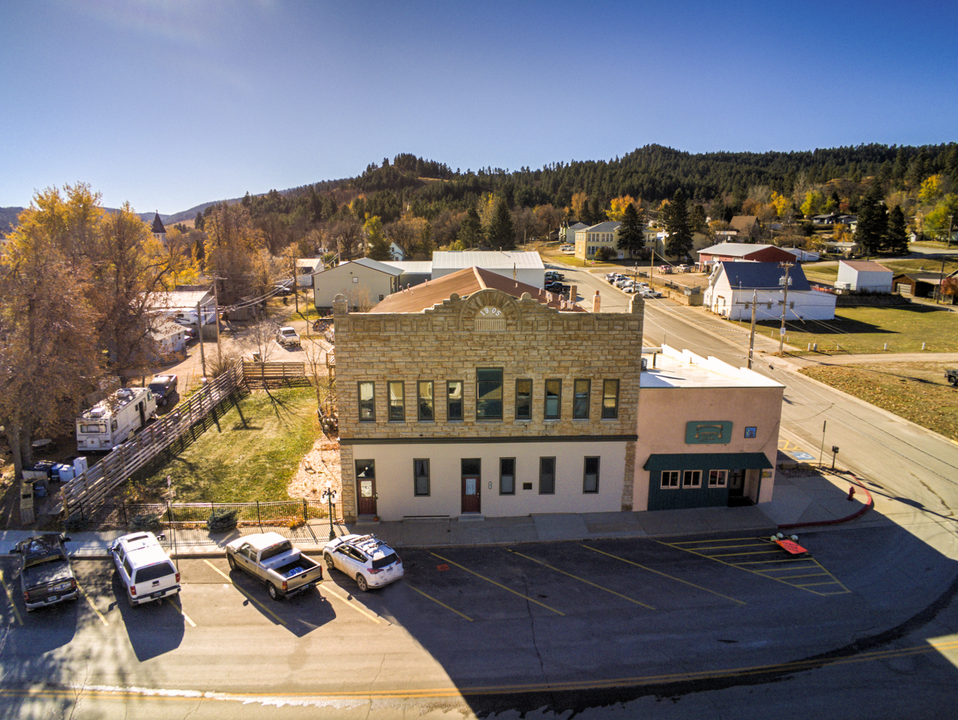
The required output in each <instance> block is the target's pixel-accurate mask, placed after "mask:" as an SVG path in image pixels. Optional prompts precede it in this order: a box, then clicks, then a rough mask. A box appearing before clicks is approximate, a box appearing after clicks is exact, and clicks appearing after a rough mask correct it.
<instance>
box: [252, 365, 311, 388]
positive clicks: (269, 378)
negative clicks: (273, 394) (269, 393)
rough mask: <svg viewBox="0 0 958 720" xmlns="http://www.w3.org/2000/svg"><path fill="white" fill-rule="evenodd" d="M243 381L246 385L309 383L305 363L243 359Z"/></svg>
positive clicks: (271, 385) (266, 385)
mask: <svg viewBox="0 0 958 720" xmlns="http://www.w3.org/2000/svg"><path fill="white" fill-rule="evenodd" d="M243 382H245V383H246V385H247V387H254V386H255V387H277V386H287V385H309V378H308V377H306V363H294V362H251V361H249V360H244V361H243Z"/></svg>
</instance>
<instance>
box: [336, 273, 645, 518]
mask: <svg viewBox="0 0 958 720" xmlns="http://www.w3.org/2000/svg"><path fill="white" fill-rule="evenodd" d="M643 305H644V303H643V301H642V300H641V298H639V297H634V298H633V299H632V305H631V308H630V311H629V312H627V313H603V312H585V311H584V310H583V309H582V308H580V307H578V306H576V305H574V304H571V303H568V302H567V301H565V300H564V299H562V298H560V297H559V296H556V295H552V294H551V293H548V292H546V291H544V290H542V289H541V288H538V287H535V286H533V285H527V284H524V283H522V282H518V281H516V280H512V279H510V278H506V277H503V276H502V275H497V274H495V273H493V272H489V271H486V270H482V269H479V268H467V269H464V270H461V271H459V272H457V273H453V274H451V275H447V276H445V277H442V278H440V279H437V280H433V281H430V282H428V283H425V284H423V285H419V286H417V287H414V288H410V289H408V290H406V291H403V292H399V293H396V294H394V295H391V296H389V297H387V298H386V299H385V300H384V301H383V302H381V303H379V304H378V305H377V306H376V307H374V308H372V310H371V311H370V312H366V313H357V312H350V311H349V310H348V307H347V303H346V300H345V298H343V297H339V298H337V299H336V300H335V301H334V304H333V308H334V314H335V324H336V362H337V380H336V382H337V392H338V397H339V421H340V447H341V463H342V480H343V498H342V502H343V507H344V515H345V517H346V518H347V519H355V518H357V517H361V516H378V517H381V518H382V519H384V520H401V519H404V518H415V517H430V516H439V517H456V516H470V515H472V516H479V517H481V516H488V517H493V516H517V515H528V514H530V513H533V512H535V513H573V512H575V513H584V512H608V511H621V510H629V509H631V508H632V503H633V481H634V478H635V474H636V467H635V463H636V427H637V413H638V408H639V377H640V372H641V351H642V319H643V314H642V309H643Z"/></svg>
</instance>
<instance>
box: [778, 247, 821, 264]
mask: <svg viewBox="0 0 958 720" xmlns="http://www.w3.org/2000/svg"><path fill="white" fill-rule="evenodd" d="M782 250H784V251H785V252H787V253H790V254H792V255H794V256H795V259H796V260H798V261H799V262H818V260H819V258H820V257H821V255H819V254H818V253H817V252H809V251H808V250H800V249H799V248H786V247H783V248H782Z"/></svg>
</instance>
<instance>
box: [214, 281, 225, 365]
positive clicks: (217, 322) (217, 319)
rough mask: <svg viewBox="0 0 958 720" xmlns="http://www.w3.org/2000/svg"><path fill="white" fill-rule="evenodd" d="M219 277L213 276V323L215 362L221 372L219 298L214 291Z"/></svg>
mask: <svg viewBox="0 0 958 720" xmlns="http://www.w3.org/2000/svg"><path fill="white" fill-rule="evenodd" d="M219 279H220V278H218V277H214V278H213V324H214V325H215V327H216V362H217V363H219V368H220V369H219V370H217V372H221V371H222V369H223V350H222V348H220V300H219V294H218V293H217V291H216V281H217V280H219Z"/></svg>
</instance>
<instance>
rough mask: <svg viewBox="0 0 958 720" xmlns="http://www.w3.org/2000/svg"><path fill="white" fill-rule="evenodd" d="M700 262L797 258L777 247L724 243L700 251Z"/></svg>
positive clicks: (766, 260)
mask: <svg viewBox="0 0 958 720" xmlns="http://www.w3.org/2000/svg"><path fill="white" fill-rule="evenodd" d="M698 253H699V262H701V263H706V264H709V265H711V264H713V263H719V262H743V261H745V262H794V261H795V256H794V255H792V254H791V253H790V252H788V251H787V250H784V249H782V248H780V247H776V246H775V245H755V244H752V243H735V242H724V243H719V244H718V245H712V246H711V247H707V248H704V249H702V250H699V251H698Z"/></svg>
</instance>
